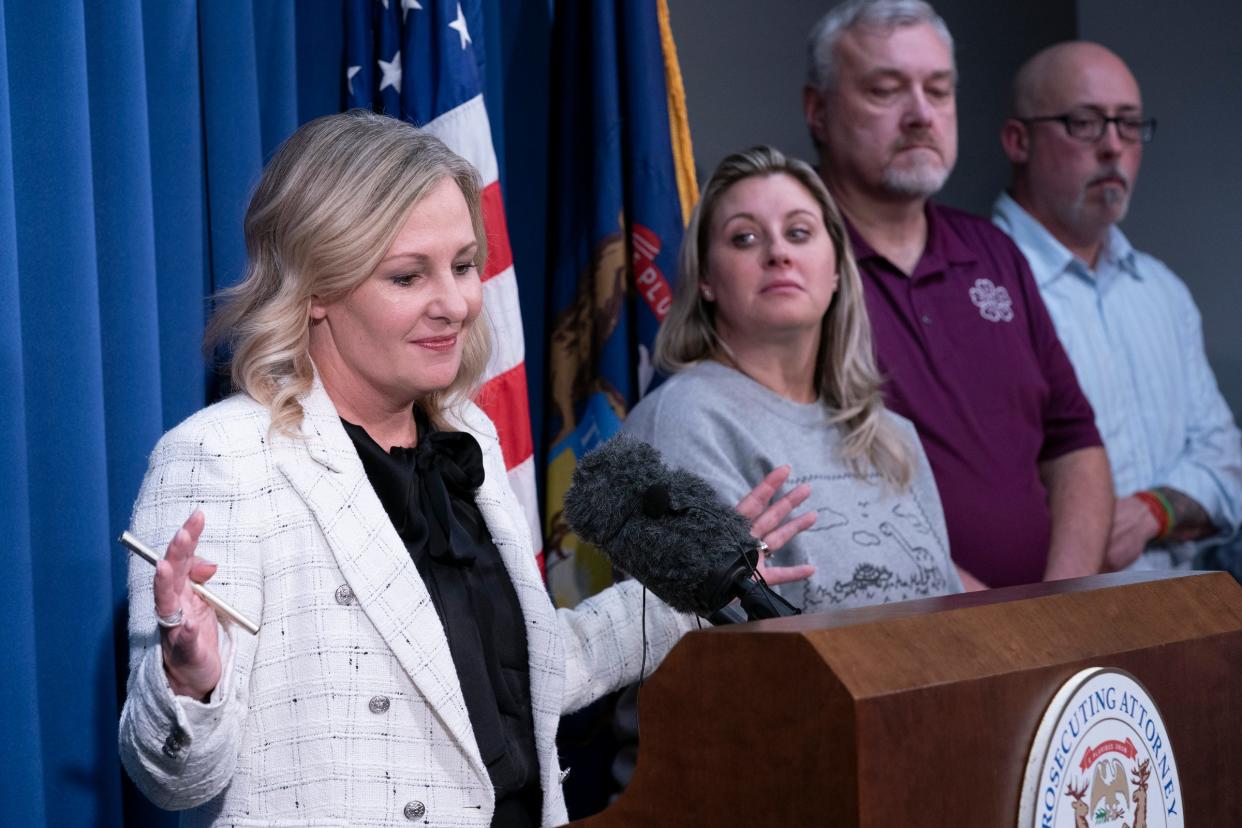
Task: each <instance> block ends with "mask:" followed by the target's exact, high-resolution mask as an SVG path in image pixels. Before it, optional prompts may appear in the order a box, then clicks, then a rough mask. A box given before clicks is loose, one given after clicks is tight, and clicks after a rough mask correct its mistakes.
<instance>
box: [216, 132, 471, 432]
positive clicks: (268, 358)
mask: <svg viewBox="0 0 1242 828" xmlns="http://www.w3.org/2000/svg"><path fill="white" fill-rule="evenodd" d="M445 177H450V178H452V179H453V180H454V181H455V182H456V183H457V186H458V187H459V188H460V189H461V193H462V195H463V196H464V197H465V199H466V206H467V207H468V209H469V212H470V223H471V225H472V226H473V230H474V236H475V240H476V241H477V242H478V253H477V256H476V262H475V263H476V264H477V265H478V266H479V269H480V270H482V267H483V263H484V261H485V260H486V259H487V235H486V233H485V232H484V229H483V209H482V206H481V202H480V190H479V179H478V173H477V172H476V171H475V169H474V167H472V166H471V165H470V164H469V163H467V162H466V161H465V160H464V159H462V158H461V157H459V156H458V155H456V154H455V153H453V152H452V151H451V150H450V149H449V148H448V147H446V146H445V145H444V144H443V142H441V141H440V140H439V139H438V138H436V137H435V136H434V135H431V134H430V133H428V132H424V131H423V130H420V129H418V128H416V127H414V126H412V125H410V124H408V123H405V122H403V121H398V120H396V119H394V118H389V117H385V116H383V115H377V114H375V113H372V112H368V111H365V110H352V111H350V112H344V113H341V114H339V115H328V116H326V117H323V118H318V119H316V120H314V121H311V122H310V123H308V124H306V125H305V126H303V127H302V128H300V129H299V130H298V131H297V132H295V133H293V135H291V136H290V137H289V138H288V140H286V141H285V142H284V144H282V145H281V147H280V149H279V150H277V152H276V154H275V155H274V156H273V158H272V160H271V161H270V162H269V163H268V165H267V167H266V168H265V169H264V171H263V176H262V178H260V180H259V184H258V187H256V188H255V192H254V195H253V196H252V197H251V199H250V206H249V208H248V209H247V211H246V220H245V236H246V252H247V254H248V262H247V265H246V276H245V278H244V279H243V280H242V281H241V282H240V283H239V284H238V285H236V286H235V287H233V288H230V289H228V290H225V291H221V292H220V293H219V294H217V299H218V300H219V302H220V304H219V307H218V310H217V312H216V314H215V315H214V317H213V318H212V320H211V324H210V325H209V326H208V329H207V334H206V337H205V340H204V347H205V348H207V349H208V350H210V349H212V348H214V347H215V346H217V345H219V344H222V343H223V344H227V345H228V347H229V349H230V350H231V352H232V359H231V364H230V373H231V375H232V380H233V385H234V387H235V388H236V389H238V390H241V391H244V392H246V393H247V394H249V395H250V396H252V397H254V398H255V399H256V400H258V401H259V402H261V403H263V404H264V405H266V406H267V407H268V409H269V410H270V411H271V415H272V426H271V427H272V429H273V430H276V431H281V432H284V433H286V434H291V435H292V434H296V433H297V431H298V428H299V426H300V425H301V421H302V406H301V404H300V403H299V402H298V397H300V396H301V395H302V394H304V393H306V392H307V391H309V390H310V388H311V385H312V383H313V381H314V368H313V366H312V364H311V359H310V354H309V346H310V304H311V297H312V296H318V297H319V298H320V300H322V301H324V302H332V301H334V300H335V299H338V298H340V297H343V296H345V295H346V294H348V293H349V292H350V291H352V290H353V289H354V288H355V287H357V286H358V285H359V284H360V283H362V282H363V281H364V280H366V279H367V277H368V276H370V274H371V273H372V271H374V270H375V268H376V267H377V266H378V264H379V262H380V260H381V259H383V257H384V254H385V253H386V252H387V251H388V249H389V247H390V246H391V245H392V242H393V240H394V239H395V238H396V236H397V233H398V232H399V231H400V229H401V226H402V224H403V223H404V221H405V217H406V215H408V214H409V212H410V210H411V209H413V207H414V205H415V204H416V203H418V201H419V200H421V199H422V198H423V197H424V196H426V195H427V194H428V193H430V192H431V191H432V189H434V188H435V186H436V185H437V184H438V183H439V182H440V181H442V180H443V179H444V178H445ZM489 352H490V336H489V334H488V330H487V323H486V314H483V315H482V316H481V317H480V318H479V320H478V321H476V323H475V324H473V325H471V326H470V329H469V331H468V332H467V334H466V339H465V343H464V347H463V354H462V362H461V367H460V369H459V370H458V372H457V377H456V378H455V379H454V381H453V383H452V385H450V386H449V387H448V388H446V389H444V390H443V391H439V392H436V393H434V394H431V395H428V397H426V398H424V399H423V400H421V401H420V405H421V406H422V408H423V409H424V410H425V411H426V412H427V414H428V415H429V416H430V417H431V418H432V420H433V421H435V422H437V423H439V424H441V425H443V413H444V411H445V409H446V408H447V407H448V406H451V405H453V404H455V403H456V402H458V401H460V400H463V399H466V398H467V397H468V396H469V395H470V394H471V393H472V392H473V391H474V390H475V389H476V387H477V386H478V383H479V380H480V378H481V376H482V374H483V370H484V368H485V367H486V364H487V358H488V354H489Z"/></svg>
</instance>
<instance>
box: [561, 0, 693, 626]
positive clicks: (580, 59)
mask: <svg viewBox="0 0 1242 828" xmlns="http://www.w3.org/2000/svg"><path fill="white" fill-rule="evenodd" d="M555 11H556V16H555V23H554V31H553V50H554V51H553V67H552V72H553V84H552V108H553V124H552V142H553V144H552V160H551V170H552V176H553V177H552V182H551V190H550V192H549V199H548V200H549V203H550V204H551V205H552V206H551V208H550V227H549V238H550V243H551V247H550V250H549V261H550V262H551V271H552V272H551V277H550V278H551V282H550V284H549V286H548V291H549V310H550V314H549V320H550V322H551V323H552V325H553V329H552V331H551V332H550V339H549V344H548V361H549V367H548V383H549V398H550V399H549V405H548V417H547V424H546V425H547V429H548V430H547V435H546V436H547V445H548V472H547V475H548V476H547V488H546V493H547V510H546V531H545V536H544V540H545V547H544V549H545V563H546V565H547V573H548V582H549V586H550V588H551V590H552V593H553V597H554V598H555V600H556V602H557V603H558V604H559V605H561V606H573V605H574V604H576V603H577V602H578V601H579V600H581V599H582V598H585V597H587V596H588V595H591V594H593V593H595V592H598V591H599V590H600V589H602V588H604V587H606V586H607V585H608V584H609V583H611V581H612V573H611V569H610V567H609V565H608V562H607V559H606V558H604V557H603V556H602V554H600V553H599V552H598V551H596V550H595V549H593V548H591V547H590V546H588V545H586V544H585V543H583V542H582V541H580V540H579V539H578V538H577V537H576V536H575V535H574V534H573V533H572V532H571V531H570V530H569V527H568V526H567V525H566V524H565V520H564V517H563V514H562V501H563V498H564V495H565V492H566V490H567V489H568V488H569V482H570V477H571V476H572V474H573V470H574V466H575V465H576V463H577V461H578V458H580V457H582V455H583V454H585V453H586V452H588V451H590V450H591V449H592V448H594V447H595V446H597V445H599V444H600V443H601V442H603V441H604V440H607V439H608V438H609V437H611V436H612V435H613V434H615V433H616V432H617V430H618V429H619V428H620V426H621V422H622V420H623V419H624V418H625V414H626V412H627V411H628V410H629V409H630V407H631V406H632V405H633V404H634V403H635V402H637V401H638V399H639V398H640V397H641V396H642V395H643V394H644V393H645V392H646V391H647V390H648V388H649V387H650V384H651V380H652V375H653V371H652V367H651V349H652V345H653V342H654V340H655V335H656V331H657V330H658V328H659V325H660V322H661V320H663V318H664V316H665V314H666V313H667V312H668V307H669V304H670V302H671V301H672V289H671V281H672V280H673V278H674V277H675V274H676V262H677V249H678V246H679V245H680V244H681V237H682V231H683V228H684V227H685V219H686V216H687V215H688V212H689V209H690V207H691V206H692V205H693V202H694V199H695V198H696V197H697V195H698V193H697V187H696V186H695V183H694V172H693V162H692V160H691V154H690V140H689V130H688V128H687V123H686V115H685V103H684V93H683V92H682V87H681V75H680V71H679V70H678V68H677V56H676V51H675V50H674V48H673V40H672V36H671V34H670V30H669V25H668V9H667V6H666V5H665V2H664V0H595V1H594V2H589V3H583V2H576V0H558V2H557V4H556V10H555Z"/></svg>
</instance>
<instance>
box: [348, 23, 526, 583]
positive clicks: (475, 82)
mask: <svg viewBox="0 0 1242 828" xmlns="http://www.w3.org/2000/svg"><path fill="white" fill-rule="evenodd" d="M345 38H346V40H345V42H346V60H345V64H346V68H345V98H346V102H347V105H348V106H350V107H363V108H366V109H374V110H377V111H383V112H385V113H386V114H388V115H392V116H394V117H399V118H404V119H405V120H408V121H411V122H413V123H415V124H417V125H419V126H421V127H424V128H425V129H427V130H428V131H429V132H431V133H433V134H435V135H436V137H438V138H440V140H442V141H444V143H446V144H447V145H448V146H449V147H450V148H451V149H452V150H453V151H454V152H456V153H457V154H458V155H460V156H462V157H463V158H465V159H466V160H467V161H469V162H470V163H471V164H473V165H474V166H475V168H476V169H478V171H479V175H480V176H481V178H482V181H483V218H484V224H485V225H486V228H487V246H488V258H487V265H486V267H485V269H484V272H483V307H484V313H485V314H486V317H487V319H488V321H489V323H490V324H491V328H492V333H493V342H492V357H491V361H490V362H489V363H488V366H487V371H486V373H485V379H486V381H485V384H484V386H483V389H482V390H481V391H480V393H479V396H478V398H477V400H476V401H477V402H478V404H479V405H480V406H481V407H482V408H483V410H484V411H486V412H487V414H488V416H489V417H491V418H492V421H493V422H494V423H495V424H496V429H497V431H498V432H499V433H500V445H501V449H502V450H503V452H504V457H505V466H506V468H507V469H508V471H509V483H510V484H511V485H512V486H513V490H514V491H515V492H516V493H517V496H518V499H519V500H520V501H521V502H522V505H523V507H524V508H525V510H526V517H527V521H528V523H529V525H530V532H531V539H532V541H533V548H534V550H535V554H536V557H537V558H538V559H539V561H540V565H541V566H542V556H543V536H542V533H541V532H540V528H539V512H538V501H537V497H536V493H535V461H534V447H533V443H532V441H531V429H530V405H529V403H528V400H527V395H526V363H525V358H526V345H525V341H524V340H523V338H522V317H521V312H520V310H519V307H518V289H517V279H516V277H515V275H514V272H513V254H512V251H511V250H510V247H509V231H508V228H507V227H506V224H505V210H504V202H503V200H502V198H501V193H500V173H499V167H498V165H497V162H496V152H495V149H494V147H493V145H492V130H491V125H490V124H489V123H488V118H487V110H486V109H484V107H483V84H482V74H483V73H482V59H483V54H484V51H483V41H482V38H483V12H482V8H481V6H480V3H479V2H478V0H462V1H461V2H459V0H349V2H348V4H347V6H346V31H345Z"/></svg>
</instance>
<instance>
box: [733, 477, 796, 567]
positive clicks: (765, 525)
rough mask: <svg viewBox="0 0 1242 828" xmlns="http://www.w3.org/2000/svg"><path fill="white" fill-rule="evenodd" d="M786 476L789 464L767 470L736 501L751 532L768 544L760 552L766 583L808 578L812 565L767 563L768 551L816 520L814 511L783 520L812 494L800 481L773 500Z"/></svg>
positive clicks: (781, 544)
mask: <svg viewBox="0 0 1242 828" xmlns="http://www.w3.org/2000/svg"><path fill="white" fill-rule="evenodd" d="M787 479H789V466H778V467H777V468H775V469H773V470H772V471H770V472H769V473H768V475H767V477H765V478H763V480H761V481H759V485H757V486H755V488H753V489H751V490H750V492H749V493H748V494H747V495H746V496H745V497H743V498H742V499H741V500H739V501H738V503H737V510H738V512H739V513H741V515H742V516H743V517H745V518H746V519H747V520H749V521H750V534H751V535H752V536H754V537H756V538H758V539H759V540H761V541H763V542H764V543H766V544H767V545H768V550H767V554H764V555H760V556H759V566H758V569H759V572H760V573H761V574H762V575H763V577H764V580H766V581H767V582H768V583H769V584H783V583H787V582H789V581H800V580H802V579H803V578H809V577H810V576H811V575H812V574H813V573H814V572H815V567H814V566H812V565H811V564H801V565H799V566H768V565H767V560H766V559H767V555H768V554H771V553H772V552H775V551H776V550H777V549H780V548H781V547H782V546H784V545H785V544H787V543H789V541H790V540H791V539H793V537H794V536H795V535H797V534H798V533H799V532H801V531H803V530H804V529H808V528H810V526H811V524H813V523H815V517H816V513H815V512H804V513H802V514H800V515H796V516H794V517H793V518H792V519H790V520H786V518H787V517H789V514H790V513H791V512H792V511H793V510H794V509H796V508H798V506H800V505H802V503H803V501H805V500H806V499H807V498H808V497H810V496H811V487H810V486H808V485H807V484H805V483H803V484H801V485H798V486H794V487H793V488H792V489H791V490H789V491H788V492H787V493H786V494H785V496H784V497H782V498H780V499H779V500H777V501H776V502H775V503H773V502H772V498H773V497H775V496H776V493H777V492H779V491H780V489H781V486H783V485H785V481H786V480H787Z"/></svg>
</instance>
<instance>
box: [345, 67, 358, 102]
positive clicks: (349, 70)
mask: <svg viewBox="0 0 1242 828" xmlns="http://www.w3.org/2000/svg"><path fill="white" fill-rule="evenodd" d="M360 71H362V67H361V66H348V67H346V69H345V83H346V84H347V85H348V86H349V94H351V95H352V94H354V75H356V74H358V73H359V72H360Z"/></svg>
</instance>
